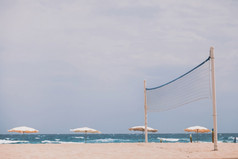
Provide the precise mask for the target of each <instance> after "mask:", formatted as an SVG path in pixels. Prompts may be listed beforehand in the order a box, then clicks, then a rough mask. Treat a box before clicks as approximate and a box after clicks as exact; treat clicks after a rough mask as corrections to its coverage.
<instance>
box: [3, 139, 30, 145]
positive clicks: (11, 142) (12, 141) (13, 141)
mask: <svg viewBox="0 0 238 159" xmlns="http://www.w3.org/2000/svg"><path fill="white" fill-rule="evenodd" d="M28 142H29V141H20V140H0V144H16V143H28Z"/></svg>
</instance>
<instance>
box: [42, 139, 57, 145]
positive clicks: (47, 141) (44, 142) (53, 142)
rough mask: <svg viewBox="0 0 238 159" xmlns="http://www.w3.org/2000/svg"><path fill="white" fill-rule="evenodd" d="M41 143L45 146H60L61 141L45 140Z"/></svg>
mask: <svg viewBox="0 0 238 159" xmlns="http://www.w3.org/2000/svg"><path fill="white" fill-rule="evenodd" d="M41 143H43V144H59V143H60V142H59V141H51V140H44V141H41Z"/></svg>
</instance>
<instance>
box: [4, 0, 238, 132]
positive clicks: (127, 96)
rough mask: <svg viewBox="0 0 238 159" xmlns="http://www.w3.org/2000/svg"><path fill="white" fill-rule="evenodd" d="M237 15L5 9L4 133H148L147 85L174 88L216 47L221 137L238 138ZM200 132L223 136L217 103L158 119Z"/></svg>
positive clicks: (222, 4) (99, 6)
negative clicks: (143, 129) (138, 129)
mask: <svg viewBox="0 0 238 159" xmlns="http://www.w3.org/2000/svg"><path fill="white" fill-rule="evenodd" d="M237 15H238V1H233V0H221V1H215V0H210V1H200V0H199V1H179V2H177V1H175V0H170V1H160V0H157V1H154V0H149V1H142V0H138V1H133V0H120V1H111V0H102V1H96V0H93V1H83V0H69V1H63V0H51V1H48V0H34V1H32V0H23V1H18V0H11V1H9V0H1V1H0V22H1V24H0V133H7V130H8V129H11V128H13V127H17V126H29V127H33V128H35V129H38V130H39V131H40V133H72V132H70V131H69V129H71V128H78V127H83V126H87V127H90V128H94V129H97V130H99V131H101V132H102V133H129V130H128V128H130V127H132V126H137V125H144V94H143V93H144V92H143V80H144V79H146V80H147V86H148V87H154V86H158V85H161V84H163V83H165V82H168V81H170V80H172V79H174V78H176V77H178V76H179V75H181V74H183V73H185V72H186V71H188V70H190V69H192V68H193V67H195V66H196V65H198V64H199V63H201V62H202V61H203V60H205V59H206V58H207V57H208V56H209V49H210V47H211V46H213V47H214V48H215V49H214V52H215V64H216V88H217V114H218V132H238V126H237V121H238V115H237V112H238V104H237V98H238V84H237V81H238V45H237V41H238V18H237ZM195 125H200V126H204V127H207V128H209V129H211V128H212V127H213V121H212V105H211V101H210V100H203V101H199V102H196V103H192V104H189V105H186V106H184V107H181V108H178V109H174V110H170V111H166V112H161V113H149V114H148V126H150V127H152V128H156V129H158V130H159V131H158V132H159V133H170V132H171V133H174V132H178V133H182V132H184V131H183V130H184V129H185V128H187V127H190V126H195Z"/></svg>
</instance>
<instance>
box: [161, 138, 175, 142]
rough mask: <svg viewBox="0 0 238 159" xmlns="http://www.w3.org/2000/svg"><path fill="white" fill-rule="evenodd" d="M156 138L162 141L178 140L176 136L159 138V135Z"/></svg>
mask: <svg viewBox="0 0 238 159" xmlns="http://www.w3.org/2000/svg"><path fill="white" fill-rule="evenodd" d="M157 139H159V140H162V141H169V142H177V141H179V139H177V138H160V137H158V138H157Z"/></svg>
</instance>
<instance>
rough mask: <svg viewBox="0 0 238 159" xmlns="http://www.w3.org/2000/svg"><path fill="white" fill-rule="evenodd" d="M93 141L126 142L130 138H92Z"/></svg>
mask: <svg viewBox="0 0 238 159" xmlns="http://www.w3.org/2000/svg"><path fill="white" fill-rule="evenodd" d="M94 141H95V142H102V143H111V142H116V141H119V142H126V141H130V140H121V139H112V138H107V139H96V140H94Z"/></svg>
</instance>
